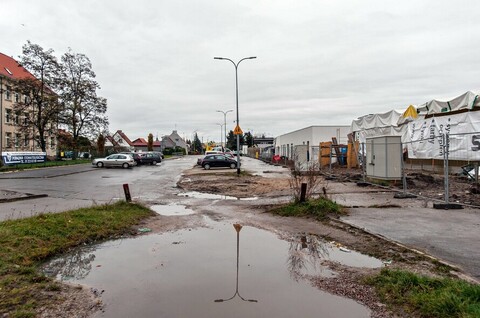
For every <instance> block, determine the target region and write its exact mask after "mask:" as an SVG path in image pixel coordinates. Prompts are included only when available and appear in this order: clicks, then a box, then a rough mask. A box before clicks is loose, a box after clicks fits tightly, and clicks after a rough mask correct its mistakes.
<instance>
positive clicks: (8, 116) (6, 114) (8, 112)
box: [5, 108, 12, 124]
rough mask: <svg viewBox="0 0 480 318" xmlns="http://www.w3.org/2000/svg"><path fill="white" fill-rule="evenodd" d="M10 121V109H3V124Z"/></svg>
mask: <svg viewBox="0 0 480 318" xmlns="http://www.w3.org/2000/svg"><path fill="white" fill-rule="evenodd" d="M11 121H12V110H11V109H8V108H7V109H5V123H6V124H9V123H10V122H11Z"/></svg>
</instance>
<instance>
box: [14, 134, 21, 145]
mask: <svg viewBox="0 0 480 318" xmlns="http://www.w3.org/2000/svg"><path fill="white" fill-rule="evenodd" d="M20 140H22V135H20V134H15V147H16V148H18V147H20Z"/></svg>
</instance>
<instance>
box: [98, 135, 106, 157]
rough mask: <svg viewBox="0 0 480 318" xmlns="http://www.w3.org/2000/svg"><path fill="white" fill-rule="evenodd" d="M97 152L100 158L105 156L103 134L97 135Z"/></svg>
mask: <svg viewBox="0 0 480 318" xmlns="http://www.w3.org/2000/svg"><path fill="white" fill-rule="evenodd" d="M97 151H98V154H99V155H100V156H103V155H104V154H105V136H104V135H103V134H100V135H98V138H97Z"/></svg>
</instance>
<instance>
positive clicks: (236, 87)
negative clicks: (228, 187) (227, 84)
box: [214, 56, 257, 175]
mask: <svg viewBox="0 0 480 318" xmlns="http://www.w3.org/2000/svg"><path fill="white" fill-rule="evenodd" d="M256 58H257V57H256V56H250V57H244V58H243V59H241V60H240V61H238V62H237V63H235V62H234V61H232V60H231V59H229V58H226V57H218V56H216V57H214V59H215V60H227V61H230V62H232V64H233V66H235V97H236V98H235V99H236V104H237V126H238V127H240V121H239V119H238V65H239V64H240V62H241V61H243V60H251V59H256ZM237 175H240V135H237Z"/></svg>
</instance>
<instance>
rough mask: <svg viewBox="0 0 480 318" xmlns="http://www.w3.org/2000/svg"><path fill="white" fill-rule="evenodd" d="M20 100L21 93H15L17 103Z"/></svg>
mask: <svg viewBox="0 0 480 318" xmlns="http://www.w3.org/2000/svg"><path fill="white" fill-rule="evenodd" d="M19 101H20V94H19V93H15V103H18V102H19Z"/></svg>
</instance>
